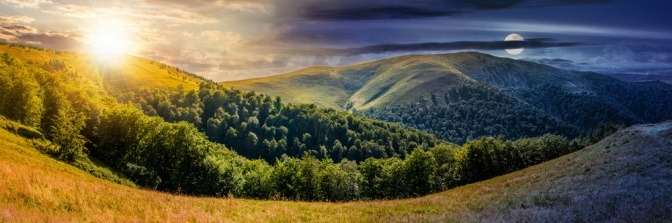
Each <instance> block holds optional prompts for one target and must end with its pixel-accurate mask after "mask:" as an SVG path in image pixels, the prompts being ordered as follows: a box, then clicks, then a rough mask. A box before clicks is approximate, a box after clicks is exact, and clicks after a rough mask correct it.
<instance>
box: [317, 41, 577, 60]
mask: <svg viewBox="0 0 672 223" xmlns="http://www.w3.org/2000/svg"><path fill="white" fill-rule="evenodd" d="M578 45H585V44H583V43H578V42H558V41H556V40H554V39H550V38H536V39H527V40H525V41H454V42H428V43H410V44H378V45H369V46H364V47H356V48H344V49H322V50H312V51H314V52H319V53H323V54H326V55H329V56H354V55H362V54H381V53H398V52H418V51H449V50H503V49H515V48H546V47H569V46H578ZM308 52H310V51H308Z"/></svg>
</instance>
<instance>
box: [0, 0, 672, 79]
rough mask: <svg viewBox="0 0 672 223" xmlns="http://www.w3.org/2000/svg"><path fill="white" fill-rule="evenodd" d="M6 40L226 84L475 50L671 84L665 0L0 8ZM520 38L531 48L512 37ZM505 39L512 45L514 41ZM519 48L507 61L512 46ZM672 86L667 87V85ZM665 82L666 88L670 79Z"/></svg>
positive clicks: (22, 4)
mask: <svg viewBox="0 0 672 223" xmlns="http://www.w3.org/2000/svg"><path fill="white" fill-rule="evenodd" d="M0 5H1V6H2V7H1V8H0V13H2V16H0V42H6V43H17V44H24V45H32V46H38V47H41V48H45V49H53V50H67V51H78V52H88V53H91V54H94V55H95V56H98V57H101V58H104V59H106V60H116V59H115V56H117V55H120V54H129V55H134V56H139V57H143V58H147V59H151V60H155V61H158V62H161V63H165V64H168V65H171V66H175V67H179V68H181V69H183V70H186V71H188V72H191V73H194V74H197V75H199V76H202V77H205V78H208V79H211V80H214V81H217V82H220V81H232V80H242V79H250V78H258V77H264V76H271V75H277V74H283V73H287V72H292V71H296V70H300V69H303V68H308V67H312V66H343V65H353V64H360V63H365V62H370V61H376V60H380V59H386V58H392V57H396V56H402V55H416V54H446V53H454V52H468V51H475V52H481V53H486V54H490V55H493V56H497V57H507V58H513V59H520V60H526V61H531V62H536V63H541V64H546V65H550V66H553V67H558V68H563V69H570V70H579V71H594V72H598V73H602V74H608V75H616V76H618V75H630V76H637V75H640V76H642V77H643V76H645V75H648V76H651V77H652V78H653V80H662V81H666V80H665V79H666V78H671V77H672V49H670V47H669V45H670V43H671V42H672V32H670V31H669V30H670V28H672V25H670V24H669V23H666V22H665V21H669V20H670V19H672V17H671V16H670V15H668V14H667V13H666V12H665V9H666V8H669V7H668V6H670V5H672V3H669V2H666V1H647V2H644V3H642V2H629V1H624V0H580V1H562V0H552V1H534V0H527V1H512V0H501V1H455V2H444V1H434V0H431V1H423V2H414V1H404V0H399V1H370V2H367V3H358V2H357V1H342V2H339V3H333V2H328V1H322V0H313V1H303V0H295V1H283V2H271V1H266V0H256V1H238V0H235V1H220V0H217V1H208V2H205V1H196V2H181V1H172V0H168V1H161V0H138V1H131V2H129V1H61V0H30V1H16V0H3V1H0ZM512 34H520V36H522V38H524V39H525V40H524V41H520V42H517V41H504V39H505V37H507V36H508V35H512ZM507 40H508V38H507ZM516 48H519V49H522V48H524V50H522V52H519V53H520V54H510V53H507V51H505V49H509V50H510V49H516ZM667 81H669V80H667ZM667 81H666V82H667Z"/></svg>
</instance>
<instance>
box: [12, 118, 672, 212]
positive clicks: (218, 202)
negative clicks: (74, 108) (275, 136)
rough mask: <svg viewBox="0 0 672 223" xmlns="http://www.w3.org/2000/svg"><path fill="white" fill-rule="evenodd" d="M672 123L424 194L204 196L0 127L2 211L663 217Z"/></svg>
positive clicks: (669, 195) (670, 195) (671, 194)
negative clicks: (90, 169) (57, 155)
mask: <svg viewBox="0 0 672 223" xmlns="http://www.w3.org/2000/svg"><path fill="white" fill-rule="evenodd" d="M671 138H672V123H670V122H668V123H662V124H656V125H640V126H634V127H631V128H628V129H625V130H621V131H619V132H617V133H615V134H613V135H612V136H610V137H607V138H606V139H604V140H602V141H601V142H599V143H597V144H595V145H592V146H589V147H587V148H585V149H583V150H580V151H578V152H575V153H572V154H569V155H566V156H562V157H560V158H557V159H554V160H551V161H549V162H546V163H543V164H540V165H536V166H533V167H530V168H526V169H524V170H521V171H517V172H514V173H511V174H507V175H504V176H500V177H496V178H494V179H491V180H486V181H483V182H479V183H475V184H470V185H467V186H463V187H459V188H456V189H452V190H449V191H446V192H443V193H438V194H432V195H428V196H425V197H420V198H413V199H405V200H390V201H357V202H347V203H324V202H315V203H311V202H289V201H258V200H247V199H237V198H198V197H187V196H179V195H171V194H165V193H160V192H153V191H147V190H141V189H136V188H131V187H127V186H122V185H118V184H114V183H112V182H109V181H105V180H101V179H98V178H94V177H92V176H91V175H89V174H87V173H86V172H83V171H81V170H79V169H76V168H74V167H72V166H69V165H67V164H65V163H62V162H58V161H55V160H53V159H51V158H49V157H47V156H45V155H42V154H41V153H39V152H38V151H37V150H36V149H35V148H33V147H32V143H31V141H30V140H26V139H24V138H22V137H20V136H17V135H14V134H12V133H10V132H8V131H6V130H4V129H0V139H1V140H0V178H2V179H3V180H2V181H0V201H2V202H0V219H2V221H10V222H12V221H23V222H44V221H91V222H109V221H122V222H136V221H137V222H155V221H156V222H184V221H193V222H230V221H233V222H287V221H291V222H408V221H444V222H445V221H460V222H484V221H487V222H492V221H519V222H538V221H553V222H577V221H581V222H610V221H639V222H660V221H666V220H667V219H670V218H671V217H672V212H671V211H670V210H672V206H671V205H670V204H672V191H670V188H672V176H671V175H670V174H669V173H670V172H672V166H671V165H670V164H671V163H672V155H671V154H672V140H670V139H671Z"/></svg>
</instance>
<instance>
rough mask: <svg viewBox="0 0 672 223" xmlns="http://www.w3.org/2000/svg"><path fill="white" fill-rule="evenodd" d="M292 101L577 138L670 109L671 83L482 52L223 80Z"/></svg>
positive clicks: (450, 132) (660, 116) (490, 131)
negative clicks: (632, 79)
mask: <svg viewBox="0 0 672 223" xmlns="http://www.w3.org/2000/svg"><path fill="white" fill-rule="evenodd" d="M222 84H223V85H224V86H227V87H233V88H238V89H244V90H253V91H256V92H260V93H264V94H270V95H278V96H281V97H282V98H283V99H285V101H287V102H292V103H314V104H316V105H319V106H324V107H328V108H334V109H353V110H356V111H358V113H359V114H362V115H365V116H370V117H374V118H377V119H381V120H386V121H392V122H399V123H403V124H404V125H406V126H409V127H414V128H418V129H421V130H424V131H427V132H430V133H432V134H435V135H437V136H439V137H441V138H443V139H446V140H449V141H452V142H456V143H464V142H465V141H466V140H468V139H473V138H477V137H479V136H483V135H504V136H505V137H506V138H512V139H515V138H523V137H530V136H538V135H541V134H544V133H554V134H561V135H565V136H568V137H573V136H575V135H577V134H578V133H585V132H587V131H590V130H592V129H595V128H596V127H598V126H599V125H600V124H617V125H626V126H627V125H632V124H635V123H652V122H660V121H664V120H668V119H670V118H672V88H671V87H672V86H670V85H668V84H666V83H663V82H652V83H636V84H630V83H627V82H623V81H620V80H618V79H615V78H612V77H609V76H605V75H601V74H597V73H593V72H578V71H570V70H563V69H558V68H554V67H550V66H546V65H542V64H537V63H533V62H528V61H522V60H513V59H508V58H499V57H494V56H491V55H488V54H483V53H476V52H464V53H453V54H440V55H410V56H400V57H394V58H390V59H384V60H380V61H374V62H369V63H364V64H359V65H352V66H342V67H313V68H307V69H303V70H299V71H296V72H292V73H287V74H281V75H276V76H270V77H264V78H256V79H250V80H242V81H232V82H224V83H222Z"/></svg>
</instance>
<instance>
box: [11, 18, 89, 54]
mask: <svg viewBox="0 0 672 223" xmlns="http://www.w3.org/2000/svg"><path fill="white" fill-rule="evenodd" d="M33 21H35V19H33V18H31V17H27V16H10V17H2V16H0V39H3V40H5V41H7V42H12V43H21V44H30V45H38V46H41V47H45V48H48V49H55V50H78V49H80V47H81V45H82V43H81V42H80V41H79V40H77V39H76V38H74V37H72V35H69V34H63V33H51V32H42V31H40V30H38V29H37V28H34V27H32V26H29V25H27V23H32V22H33Z"/></svg>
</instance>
